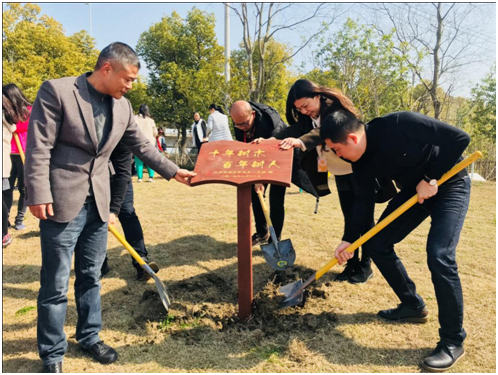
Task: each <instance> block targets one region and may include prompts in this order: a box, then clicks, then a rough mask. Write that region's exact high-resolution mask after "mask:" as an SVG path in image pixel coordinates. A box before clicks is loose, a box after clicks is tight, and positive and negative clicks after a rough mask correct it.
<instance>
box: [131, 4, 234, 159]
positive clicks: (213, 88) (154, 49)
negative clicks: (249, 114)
mask: <svg viewBox="0 0 498 375" xmlns="http://www.w3.org/2000/svg"><path fill="white" fill-rule="evenodd" d="M214 27H215V18H214V14H212V13H206V12H202V11H200V10H199V9H196V8H195V7H194V8H192V10H191V11H190V12H188V15H187V17H186V18H185V19H183V18H181V17H180V16H179V15H178V13H176V12H173V13H172V14H171V16H166V17H163V19H162V20H161V21H160V22H158V23H156V24H154V25H152V26H151V27H150V28H149V30H147V31H145V32H143V33H142V34H141V35H140V38H139V41H138V44H137V52H138V53H139V55H140V56H141V57H142V58H143V59H144V61H145V63H146V64H147V68H148V69H149V72H150V73H149V82H148V93H149V94H150V95H151V106H150V107H151V113H152V114H153V115H154V117H155V119H156V120H158V121H162V122H166V123H167V124H171V125H173V126H174V127H176V128H177V129H179V131H180V132H181V134H182V138H181V153H182V155H183V153H184V151H185V143H186V135H187V127H188V126H190V124H191V123H192V121H193V119H192V115H193V112H194V111H199V112H200V113H202V114H204V115H206V114H207V107H208V106H209V104H210V103H221V102H222V100H223V96H224V93H223V90H224V77H223V64H224V56H223V48H222V47H221V46H219V45H218V42H217V40H216V34H215V30H214Z"/></svg>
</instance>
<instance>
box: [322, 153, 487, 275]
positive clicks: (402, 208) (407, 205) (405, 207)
mask: <svg viewBox="0 0 498 375" xmlns="http://www.w3.org/2000/svg"><path fill="white" fill-rule="evenodd" d="M481 156H482V153H481V152H480V151H476V152H474V153H473V154H472V155H470V156H469V157H468V158H467V159H465V160H462V161H461V162H460V163H458V164H456V165H455V166H454V167H453V168H451V169H450V170H449V171H448V172H446V173H445V174H444V175H443V176H442V177H441V178H440V179H439V180H438V182H437V185H438V186H439V185H441V184H442V183H444V182H446V181H447V180H448V179H450V178H451V177H453V176H454V175H455V174H457V173H458V172H460V171H461V170H462V169H464V168H466V167H468V166H469V165H470V164H472V163H473V162H475V161H476V160H477V159H479V158H480V157H481ZM417 202H418V195H417V194H415V195H414V196H413V197H411V198H410V199H408V200H407V201H406V202H405V203H403V204H402V205H401V206H399V207H398V208H397V209H396V210H395V211H393V212H392V213H391V214H390V215H388V216H387V217H386V218H384V220H382V221H381V222H380V223H378V224H377V225H376V226H374V227H373V228H372V229H370V230H369V231H368V232H367V233H365V234H364V235H363V236H361V237H360V238H358V239H357V240H356V241H355V242H353V243H352V244H351V245H349V246H348V247H347V248H346V251H347V252H349V253H352V252H353V251H355V250H356V249H357V248H359V247H360V246H361V245H363V244H364V243H365V242H367V241H368V240H369V239H370V238H372V237H373V236H375V235H376V234H377V233H379V232H380V231H381V230H382V229H384V228H385V227H386V226H388V225H389V224H390V223H391V222H393V221H394V220H395V219H397V218H398V217H399V216H400V215H401V214H403V213H404V212H405V211H407V210H408V209H409V208H410V207H412V206H414V205H415V204H416V203H417ZM337 262H338V260H337V258H334V259H332V260H331V261H330V262H328V263H327V264H326V265H324V266H323V267H322V268H320V269H319V270H318V271H316V276H315V280H318V279H319V278H320V277H322V276H323V274H324V273H325V272H327V271H328V270H329V269H331V268H332V267H333V266H335V265H336V264H337Z"/></svg>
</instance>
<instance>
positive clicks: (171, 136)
mask: <svg viewBox="0 0 498 375" xmlns="http://www.w3.org/2000/svg"><path fill="white" fill-rule="evenodd" d="M164 139H165V141H166V151H167V152H168V153H169V154H175V153H177V152H178V148H179V147H180V141H181V140H180V139H179V138H178V129H164ZM193 147H194V146H193V142H192V130H190V129H187V142H186V144H185V149H186V152H187V153H190V151H191V150H192V148H193Z"/></svg>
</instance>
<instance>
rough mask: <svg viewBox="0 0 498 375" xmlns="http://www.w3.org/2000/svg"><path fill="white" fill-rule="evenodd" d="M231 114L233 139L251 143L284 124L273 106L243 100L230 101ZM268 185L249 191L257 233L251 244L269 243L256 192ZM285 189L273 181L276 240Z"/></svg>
mask: <svg viewBox="0 0 498 375" xmlns="http://www.w3.org/2000/svg"><path fill="white" fill-rule="evenodd" d="M230 117H231V118H232V121H233V123H234V126H235V139H236V140H237V141H240V142H244V143H251V142H252V141H254V140H255V139H258V138H264V139H268V138H271V137H274V136H275V135H276V134H277V133H279V132H280V131H281V130H283V129H284V128H285V127H286V126H287V125H286V124H285V123H284V122H283V121H282V118H281V117H280V115H279V113H278V112H277V111H276V110H275V109H274V108H272V107H270V106H267V105H265V104H260V103H252V102H246V101H244V100H239V101H236V102H235V103H233V104H232V107H231V108H230ZM267 186H268V184H265V185H263V184H256V185H254V189H252V190H251V200H252V210H253V214H254V222H255V224H256V233H254V234H253V236H252V245H253V246H256V245H259V244H260V243H263V242H265V241H269V242H271V238H270V235H269V232H268V226H267V224H266V219H265V215H264V213H263V208H262V207H261V203H260V201H259V198H258V194H257V191H259V190H261V191H265V190H266V188H267ZM285 190H286V187H285V186H281V185H273V184H272V185H271V189H270V218H271V220H272V223H273V226H274V228H275V234H276V235H277V238H278V239H280V235H281V233H282V228H283V226H284V216H285V209H284V201H285Z"/></svg>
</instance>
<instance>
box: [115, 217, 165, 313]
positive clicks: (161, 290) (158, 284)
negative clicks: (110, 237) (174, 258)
mask: <svg viewBox="0 0 498 375" xmlns="http://www.w3.org/2000/svg"><path fill="white" fill-rule="evenodd" d="M109 232H111V233H112V234H114V237H116V238H117V240H118V241H119V242H121V244H122V245H123V246H124V247H125V249H126V250H128V252H129V253H130V254H131V256H132V257H133V259H135V260H136V261H137V262H138V264H140V267H142V268H143V270H144V271H145V272H147V274H148V275H149V276H151V277H152V278H153V279H154V282H155V283H156V287H157V291H158V292H159V296H160V297H161V301H162V303H163V305H164V308H165V309H166V312H168V311H169V306H170V305H171V300H170V298H169V296H168V292H166V287H165V286H164V284H163V282H162V281H161V280H159V277H157V276H156V274H155V273H154V271H152V269H151V268H150V267H149V265H148V264H147V263H146V262H145V261H144V260H143V259H142V258H141V257H140V255H138V254H137V252H136V251H135V249H134V248H133V247H131V246H130V244H129V243H128V242H127V241H126V240H125V239H124V238H123V236H121V234H120V233H119V232H118V231H117V229H116V227H115V226H114V225H112V224H109Z"/></svg>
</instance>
